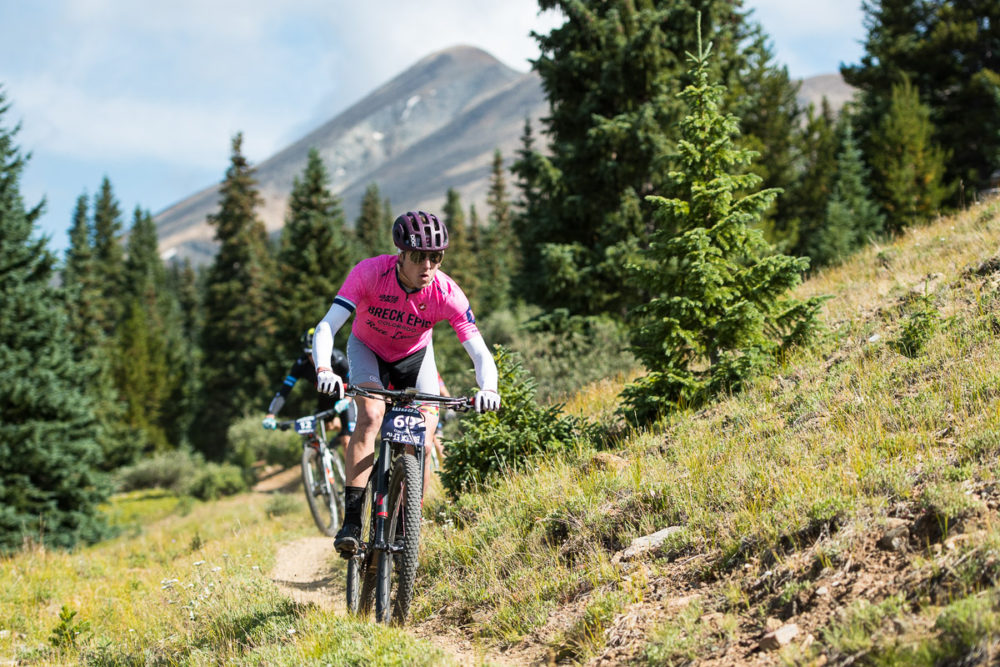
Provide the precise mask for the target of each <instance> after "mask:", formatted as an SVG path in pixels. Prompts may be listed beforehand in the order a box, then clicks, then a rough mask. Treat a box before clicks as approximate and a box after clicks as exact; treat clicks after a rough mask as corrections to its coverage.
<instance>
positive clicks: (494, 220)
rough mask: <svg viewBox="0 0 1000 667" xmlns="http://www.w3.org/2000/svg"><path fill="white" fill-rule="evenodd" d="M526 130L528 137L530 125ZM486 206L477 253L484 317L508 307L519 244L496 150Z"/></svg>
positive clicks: (501, 157) (499, 155) (499, 158)
mask: <svg viewBox="0 0 1000 667" xmlns="http://www.w3.org/2000/svg"><path fill="white" fill-rule="evenodd" d="M526 131H527V132H529V134H530V126H529V127H527V128H526ZM486 205H487V206H488V207H489V225H488V227H487V228H486V230H484V232H483V234H482V241H481V242H480V244H479V246H480V249H481V252H479V251H477V255H478V257H479V266H480V271H479V281H480V283H481V285H482V287H481V290H480V291H481V295H482V296H481V298H480V302H481V303H482V306H481V308H482V311H483V314H484V315H486V314H488V313H492V312H494V311H497V310H502V309H505V308H508V307H510V303H511V278H512V276H513V275H514V273H516V272H517V271H518V270H519V266H520V265H519V262H518V257H519V255H520V244H519V243H518V242H517V238H516V237H515V236H514V231H513V227H512V221H513V211H512V208H511V203H510V199H509V198H508V194H507V181H506V178H505V175H504V166H503V155H502V154H501V153H500V151H499V150H497V151H495V152H494V153H493V169H492V172H491V173H490V189H489V193H488V194H487V196H486Z"/></svg>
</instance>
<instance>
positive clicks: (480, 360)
mask: <svg viewBox="0 0 1000 667" xmlns="http://www.w3.org/2000/svg"><path fill="white" fill-rule="evenodd" d="M316 333H319V330H318V329H317V331H316ZM462 347H464V348H465V351H466V352H468V353H469V357H470V358H471V359H472V363H473V365H474V366H475V367H476V382H478V383H479V388H480V389H489V390H491V391H496V390H497V386H498V382H499V377H498V375H497V363H496V362H495V361H493V355H492V354H490V351H489V348H487V347H486V341H484V340H483V337H482V336H473V337H472V338H470V339H469V340H467V341H465V342H464V343H462Z"/></svg>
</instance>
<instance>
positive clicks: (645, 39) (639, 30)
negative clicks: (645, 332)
mask: <svg viewBox="0 0 1000 667" xmlns="http://www.w3.org/2000/svg"><path fill="white" fill-rule="evenodd" d="M695 5H697V6H698V7H700V8H701V10H702V12H703V14H704V16H705V22H706V25H707V26H708V31H709V33H710V34H711V35H712V36H713V38H714V39H715V42H716V44H717V46H718V48H719V50H720V52H721V53H722V54H724V57H722V58H720V59H719V60H718V64H717V73H719V75H720V76H722V75H723V74H724V76H725V79H726V80H730V79H732V80H738V79H740V78H742V77H744V75H748V73H753V72H754V71H755V68H756V67H758V65H759V63H758V62H757V61H759V60H760V59H761V58H762V57H763V55H762V53H763V52H762V51H761V50H760V48H758V47H759V46H760V44H761V42H760V40H757V41H756V42H753V38H754V36H755V35H756V34H757V29H756V28H755V27H754V26H753V25H752V24H751V23H750V22H749V21H747V19H746V16H745V14H743V13H741V12H740V11H739V4H738V3H734V2H732V0H701V1H699V2H693V1H691V0H639V1H635V0H611V1H604V0H540V2H539V6H540V8H541V9H542V10H549V9H559V10H561V12H562V13H563V14H564V15H565V16H566V21H565V23H564V24H563V25H562V26H560V27H558V28H556V29H555V30H553V31H552V32H551V33H549V34H548V35H544V36H537V35H536V38H537V39H538V42H539V46H540V49H541V56H540V57H539V58H538V59H537V60H535V61H533V66H534V68H535V70H536V71H537V72H538V73H539V75H540V76H541V79H542V85H543V87H544V89H545V92H546V95H547V97H548V100H549V106H550V109H551V112H550V114H549V115H548V117H547V118H546V119H545V121H544V122H545V124H546V134H547V135H548V137H549V140H550V144H549V146H548V148H549V155H548V156H546V155H542V154H540V153H539V152H535V153H533V154H532V155H531V156H530V159H528V160H525V159H519V160H518V161H517V162H516V163H515V167H514V168H515V173H517V174H518V175H519V176H520V177H521V178H522V179H523V180H526V181H528V180H530V185H529V187H530V188H531V195H530V196H527V195H526V196H525V198H524V201H525V203H526V204H527V206H526V208H525V210H524V211H523V213H522V214H521V215H519V216H518V218H517V222H518V225H517V232H518V237H519V238H520V239H521V241H522V243H523V249H524V263H523V268H522V271H521V274H522V275H521V276H520V277H519V279H518V283H519V290H523V292H524V293H525V295H526V296H527V297H528V298H529V299H530V300H532V301H534V302H536V303H538V304H539V305H542V306H547V307H565V308H568V309H569V310H570V311H571V312H573V313H577V314H595V313H602V312H612V313H617V314H619V315H624V314H625V312H627V309H628V307H629V306H630V305H634V304H636V303H639V302H641V301H642V300H643V298H644V297H643V292H642V291H641V290H638V291H636V290H631V291H627V292H626V291H623V290H622V289H621V286H622V277H623V276H622V268H621V267H622V265H623V264H624V263H626V262H628V261H630V260H634V259H635V258H636V257H637V253H638V251H639V250H640V249H641V247H642V244H643V243H644V242H645V239H646V238H647V236H648V233H649V231H650V230H649V228H648V221H649V219H650V217H651V212H652V206H651V205H650V204H649V203H648V202H647V201H646V200H645V197H646V196H647V195H650V194H655V193H657V192H663V191H664V188H665V187H666V185H667V184H668V172H669V170H670V168H671V165H670V164H669V162H668V160H666V159H665V156H668V155H670V154H671V153H672V148H673V146H672V145H673V142H674V141H675V140H676V138H677V135H676V125H677V122H678V121H679V119H680V117H681V115H682V113H683V110H682V108H681V105H680V104H679V102H678V100H677V97H676V94H677V92H678V91H679V90H680V88H681V87H682V86H683V84H684V76H685V73H684V72H683V65H682V63H681V58H682V54H684V53H685V52H686V51H689V50H691V49H692V48H694V45H693V44H692V42H691V39H690V35H691V34H693V32H694V30H693V28H694V21H695V17H696V14H697V8H696V6H695ZM748 40H750V41H751V42H753V43H754V44H756V45H757V47H755V50H753V52H749V51H748V52H747V53H746V54H744V53H743V50H744V48H745V46H746V43H747V41H748ZM767 66H769V65H762V67H767ZM754 81H757V82H761V83H764V82H767V84H768V85H766V86H763V87H761V88H753V89H752V91H751V89H750V88H747V89H746V91H745V93H746V94H742V93H743V91H741V95H740V98H741V99H742V98H747V97H749V98H750V99H747V100H746V101H741V102H740V106H741V107H744V106H745V107H752V106H753V105H754V104H759V105H762V106H766V107H768V108H769V109H771V108H772V106H771V105H772V104H774V103H775V99H770V98H768V97H767V96H768V95H772V97H773V92H774V87H773V86H772V85H771V84H772V83H774V82H775V81H777V79H774V80H773V81H772V80H771V79H768V77H763V76H756V77H752V76H747V84H746V85H747V86H749V85H750V84H751V83H753V82H754ZM786 82H787V77H786ZM776 99H778V100H781V102H780V103H781V104H783V103H784V101H785V100H787V96H785V95H782V96H779V98H776ZM730 103H731V104H736V102H735V100H730ZM792 112H793V116H794V109H793V110H792ZM773 113H775V114H777V113H780V112H779V111H774V112H773ZM765 117H766V114H765V113H764V112H761V113H760V114H758V118H759V119H761V120H762V121H763V120H764V119H765ZM759 126H760V127H761V128H764V127H765V126H767V123H764V122H761V123H760V124H759ZM772 140H773V137H771V139H768V141H772ZM776 169H777V168H776ZM775 173H777V171H775Z"/></svg>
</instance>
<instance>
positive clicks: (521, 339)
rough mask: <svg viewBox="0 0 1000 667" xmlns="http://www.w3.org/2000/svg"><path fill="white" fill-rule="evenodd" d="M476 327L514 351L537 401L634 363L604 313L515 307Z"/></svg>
mask: <svg viewBox="0 0 1000 667" xmlns="http://www.w3.org/2000/svg"><path fill="white" fill-rule="evenodd" d="M479 328H480V330H481V331H482V332H483V337H484V338H485V339H486V340H487V341H489V342H490V343H492V344H494V345H503V346H504V347H506V348H508V349H510V350H512V351H515V352H517V353H518V354H519V355H520V359H521V363H522V364H523V365H524V368H525V369H527V371H528V373H530V374H531V376H532V377H534V378H535V380H536V381H537V387H538V391H537V398H538V400H539V401H540V402H542V403H548V402H558V401H561V400H564V399H565V398H566V397H567V396H568V395H570V394H573V393H574V392H575V391H576V390H577V389H578V388H580V387H582V386H584V385H587V384H589V383H591V382H594V381H596V380H601V379H603V378H606V377H610V376H613V375H616V374H618V373H620V372H622V371H623V370H628V369H631V368H635V367H637V366H638V364H637V362H636V360H635V357H634V356H633V355H632V353H631V352H630V351H629V349H628V332H627V330H626V329H625V326H624V325H623V324H622V323H620V322H617V321H615V320H614V319H612V318H610V317H606V316H599V317H596V316H595V317H585V316H581V315H570V313H569V311H567V310H566V309H562V308H560V309H555V310H553V311H548V312H543V311H541V310H540V309H539V308H535V307H521V308H518V309H516V310H502V311H498V312H496V313H491V314H490V315H489V316H488V317H485V318H483V321H481V322H480V323H479ZM435 351H436V350H435ZM465 363H466V365H467V364H468V361H467V360H466V362H465Z"/></svg>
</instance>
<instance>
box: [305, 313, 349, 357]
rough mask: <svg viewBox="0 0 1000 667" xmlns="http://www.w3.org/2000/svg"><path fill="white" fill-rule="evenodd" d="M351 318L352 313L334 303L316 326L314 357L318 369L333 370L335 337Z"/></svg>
mask: <svg viewBox="0 0 1000 667" xmlns="http://www.w3.org/2000/svg"><path fill="white" fill-rule="evenodd" d="M350 316H351V311H349V310H347V308H345V307H344V306H342V305H340V304H339V303H337V302H334V303H333V305H332V306H330V310H328V311H326V316H325V317H324V318H323V319H322V320H320V322H319V324H317V325H316V331H315V333H313V357H314V358H315V359H316V368H331V367H332V364H331V362H330V357H331V356H332V355H333V336H334V334H336V333H337V332H338V331H339V330H340V327H342V326H344V323H345V322H347V319H348V318H349V317H350Z"/></svg>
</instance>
